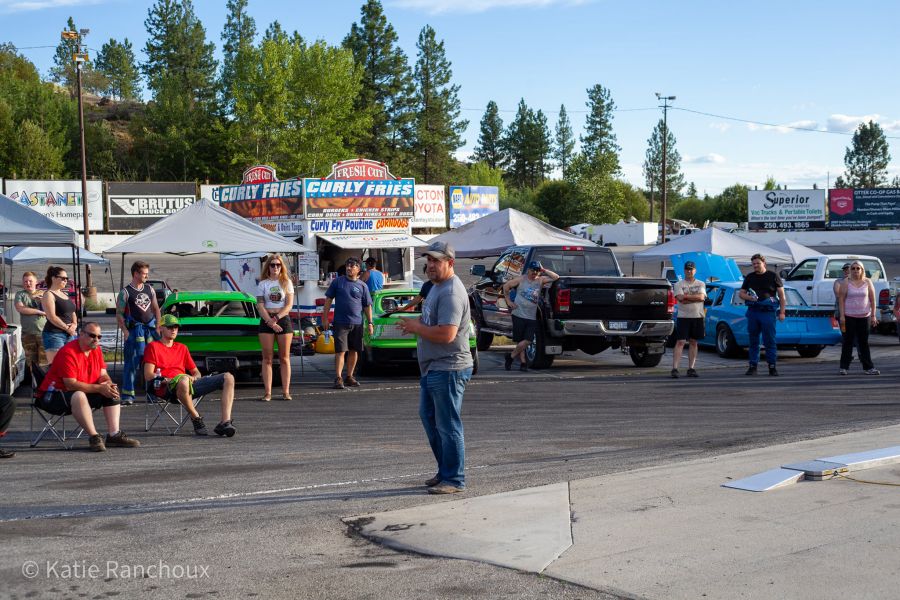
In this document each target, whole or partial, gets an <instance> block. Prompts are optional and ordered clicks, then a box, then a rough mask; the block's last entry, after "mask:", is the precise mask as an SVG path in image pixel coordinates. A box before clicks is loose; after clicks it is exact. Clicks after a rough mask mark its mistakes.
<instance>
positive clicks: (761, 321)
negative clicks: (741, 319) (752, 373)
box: [747, 308, 778, 365]
mask: <svg viewBox="0 0 900 600" xmlns="http://www.w3.org/2000/svg"><path fill="white" fill-rule="evenodd" d="M775 319H776V317H775V311H774V310H753V309H752V308H748V309H747V333H748V334H750V345H749V347H748V348H747V352H748V353H749V354H750V364H751V365H755V364H757V363H759V336H760V334H762V341H763V344H764V345H765V347H766V362H767V363H769V364H770V365H774V364H775V362H776V361H777V360H778V347H777V346H776V345H775V344H776V342H775Z"/></svg>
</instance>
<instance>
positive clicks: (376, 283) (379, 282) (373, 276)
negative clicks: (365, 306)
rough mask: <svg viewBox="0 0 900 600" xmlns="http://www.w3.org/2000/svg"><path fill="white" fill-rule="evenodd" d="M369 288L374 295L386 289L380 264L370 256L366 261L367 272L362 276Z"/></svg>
mask: <svg viewBox="0 0 900 600" xmlns="http://www.w3.org/2000/svg"><path fill="white" fill-rule="evenodd" d="M360 279H362V280H363V281H365V282H366V285H367V286H368V287H369V293H370V294H374V293H375V292H377V291H378V290H380V289H382V288H383V287H384V273H382V272H381V271H379V270H378V263H377V262H376V261H375V258H374V257H372V256H370V257H369V258H367V259H366V271H365V272H364V273H363V274H362V275H361V276H360Z"/></svg>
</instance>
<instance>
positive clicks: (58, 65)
mask: <svg viewBox="0 0 900 600" xmlns="http://www.w3.org/2000/svg"><path fill="white" fill-rule="evenodd" d="M66 31H75V32H77V31H79V29H78V28H77V27H76V26H75V21H74V20H73V19H72V17H69V19H68V21H66ZM81 44H82V38H81V35H80V34H79V35H78V37H76V38H75V39H60V41H59V44H58V45H57V46H56V53H55V54H54V55H53V67H52V68H51V69H50V80H51V81H54V82H56V83H58V84H60V85H61V86H63V87H64V88H66V89H67V90H68V91H69V95H71V96H72V97H75V96H76V94H77V87H78V85H77V79H78V71H77V69H76V66H75V54H76V53H78V52H79V51H80V49H81ZM104 85H105V79H104V78H103V77H102V76H100V74H98V73H96V72H94V69H93V66H92V63H91V61H90V60H87V61H85V62H84V63H82V65H81V87H82V89H83V90H84V91H88V92H96V91H99V90H101V89H102V88H103V87H104Z"/></svg>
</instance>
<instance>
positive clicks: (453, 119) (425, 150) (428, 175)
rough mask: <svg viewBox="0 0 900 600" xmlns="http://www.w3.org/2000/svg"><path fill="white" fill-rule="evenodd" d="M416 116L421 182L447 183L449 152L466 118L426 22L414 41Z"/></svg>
mask: <svg viewBox="0 0 900 600" xmlns="http://www.w3.org/2000/svg"><path fill="white" fill-rule="evenodd" d="M416 48H417V49H418V55H417V60H416V69H415V75H414V79H415V83H416V95H415V99H416V106H415V112H416V120H415V142H414V144H413V149H414V154H415V161H416V166H417V167H418V168H417V169H416V172H417V174H418V175H419V177H418V179H419V181H422V182H423V183H448V182H447V181H446V179H447V175H448V173H450V171H451V164H452V163H453V162H455V161H454V159H453V156H452V153H453V152H455V151H456V149H457V148H459V147H460V146H462V144H463V140H462V133H463V132H464V131H465V130H466V127H468V125H469V122H468V121H466V120H464V119H461V118H460V104H459V96H458V94H459V85H453V84H451V83H450V81H451V79H452V77H453V72H452V71H451V69H450V61H448V60H447V57H446V55H445V53H444V42H443V41H441V42H438V41H437V39H436V38H435V32H434V29H432V28H431V27H430V26H428V25H426V26H425V27H423V28H422V31H421V32H420V33H419V40H418V42H417V43H416Z"/></svg>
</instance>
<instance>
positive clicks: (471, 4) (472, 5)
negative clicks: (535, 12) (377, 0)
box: [390, 0, 591, 15]
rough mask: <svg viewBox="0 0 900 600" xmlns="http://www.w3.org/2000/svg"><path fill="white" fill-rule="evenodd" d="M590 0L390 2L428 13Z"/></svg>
mask: <svg viewBox="0 0 900 600" xmlns="http://www.w3.org/2000/svg"><path fill="white" fill-rule="evenodd" d="M590 1H591V0H393V1H392V2H391V3H390V4H391V5H392V6H397V7H399V8H409V9H413V10H420V11H424V12H427V13H429V14H433V15H434V14H442V13H481V12H485V11H489V10H494V9H504V8H522V7H527V8H544V7H548V6H554V5H564V6H573V5H579V4H587V3H588V2H590Z"/></svg>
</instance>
